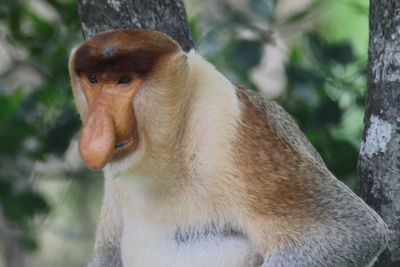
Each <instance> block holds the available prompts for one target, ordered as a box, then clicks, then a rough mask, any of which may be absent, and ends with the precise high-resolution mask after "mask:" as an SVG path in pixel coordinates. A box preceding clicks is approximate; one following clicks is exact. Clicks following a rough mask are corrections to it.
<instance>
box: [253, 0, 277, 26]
mask: <svg viewBox="0 0 400 267" xmlns="http://www.w3.org/2000/svg"><path fill="white" fill-rule="evenodd" d="M248 3H249V6H250V8H251V10H252V11H253V12H254V13H256V14H257V15H259V16H260V17H262V18H265V19H266V20H267V21H268V22H272V21H274V19H275V16H274V15H275V7H276V1H271V0H249V2H248Z"/></svg>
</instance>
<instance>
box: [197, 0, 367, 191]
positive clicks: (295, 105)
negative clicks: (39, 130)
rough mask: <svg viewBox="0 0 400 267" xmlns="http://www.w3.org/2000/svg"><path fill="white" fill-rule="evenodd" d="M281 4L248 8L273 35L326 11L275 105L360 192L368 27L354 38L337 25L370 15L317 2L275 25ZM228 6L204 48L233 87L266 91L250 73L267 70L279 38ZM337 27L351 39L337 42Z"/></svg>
mask: <svg viewBox="0 0 400 267" xmlns="http://www.w3.org/2000/svg"><path fill="white" fill-rule="evenodd" d="M276 2H277V1H272V0H271V1H269V0H249V1H248V6H249V9H250V11H251V12H253V13H254V14H256V15H257V16H259V17H260V18H261V19H263V20H264V21H265V22H266V25H269V26H270V27H271V28H274V27H277V28H278V27H281V28H291V27H296V26H297V24H298V23H301V22H302V21H304V20H305V19H307V17H308V16H309V14H311V13H312V12H316V11H318V10H324V16H321V17H320V19H319V20H317V21H316V26H315V27H311V29H310V30H307V31H305V34H303V35H302V36H301V37H300V38H298V39H296V40H295V41H294V42H292V43H291V45H290V47H289V55H288V58H287V61H286V64H285V73H286V79H287V86H286V90H285V91H284V92H283V93H282V94H281V95H280V96H279V97H278V98H277V99H276V100H277V101H278V102H279V103H280V104H281V105H282V106H283V107H284V108H285V109H286V110H287V111H288V112H289V113H290V114H291V115H292V116H293V117H294V118H295V119H296V121H297V122H298V123H299V125H300V128H301V129H302V130H303V132H304V133H305V134H306V136H307V137H308V138H309V140H310V141H311V142H312V143H313V145H314V146H315V147H316V148H317V150H318V151H319V152H320V154H321V156H322V158H323V159H324V161H325V162H326V164H327V166H328V168H329V169H330V170H331V171H332V172H333V173H334V174H335V175H336V176H337V177H339V178H340V179H343V180H344V181H345V182H346V183H347V184H348V185H349V186H351V187H353V188H354V185H355V177H356V164H357V159H358V151H359V140H360V134H361V126H362V116H363V104H364V99H363V95H364V91H365V90H364V88H365V81H366V77H365V75H366V72H365V68H366V53H364V54H360V53H359V52H360V51H361V49H360V47H359V41H358V40H357V37H361V38H363V37H364V34H365V31H366V27H367V24H366V23H364V24H363V26H364V27H365V29H364V30H363V29H361V30H360V24H359V23H356V24H355V25H354V27H355V28H356V29H357V30H358V31H357V32H354V28H353V25H352V22H351V21H349V20H342V21H340V22H339V21H337V18H342V17H343V16H342V14H341V12H343V11H346V14H347V16H348V18H351V19H354V20H355V21H357V22H358V21H362V20H363V19H366V18H367V14H365V13H360V12H359V10H360V5H361V4H360V3H359V2H360V1H358V0H351V1H347V2H346V1H342V0H339V1H337V2H335V3H331V4H327V3H323V1H318V0H316V1H313V2H311V4H310V5H309V6H308V8H307V9H301V10H299V11H296V12H294V13H293V14H291V15H289V16H288V17H287V18H285V19H281V21H279V22H276V20H277V19H276V16H275V14H276ZM324 5H325V6H324ZM221 6H222V9H223V10H224V12H225V13H224V16H223V18H221V20H220V21H217V22H216V21H212V22H209V23H212V24H213V25H212V26H210V29H211V30H209V31H207V32H206V34H204V36H203V38H202V43H201V44H200V48H201V50H202V51H203V52H205V54H206V56H207V57H208V58H209V59H210V60H211V61H212V62H213V63H214V64H215V65H216V66H217V67H218V68H219V69H221V70H222V72H224V73H225V74H227V75H228V76H229V78H230V79H232V80H234V81H236V82H239V83H241V84H244V85H246V86H248V87H250V88H252V89H254V90H259V88H258V87H257V85H256V84H255V83H254V81H253V80H252V78H251V71H252V70H253V69H254V68H255V67H257V66H258V64H259V62H260V59H261V57H262V56H263V47H264V46H265V45H266V44H269V45H272V46H274V45H275V44H274V35H273V34H272V32H273V31H268V30H266V29H263V28H260V27H259V26H257V25H255V24H254V22H253V21H252V19H251V17H249V16H248V14H247V13H245V12H241V11H240V10H237V9H235V8H232V7H230V6H227V5H226V4H224V3H222V4H221ZM335 12H336V13H335ZM326 17H329V18H330V20H329V21H328V20H327V19H326ZM360 17H361V19H360ZM330 24H336V25H340V26H341V27H346V32H347V33H348V34H347V35H343V34H341V37H338V36H335V34H336V33H337V32H339V31H340V30H339V29H335V30H333V29H331V27H329V25H330ZM344 24H345V25H344ZM204 28H206V29H207V27H204ZM326 28H328V29H330V34H329V33H328V32H327V31H326ZM243 29H246V30H247V31H250V32H252V33H253V35H250V36H252V37H250V38H246V39H243V38H241V37H239V36H240V32H241V31H243ZM268 35H271V36H268ZM363 45H365V46H366V42H364V44H363Z"/></svg>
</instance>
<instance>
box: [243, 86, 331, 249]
mask: <svg viewBox="0 0 400 267" xmlns="http://www.w3.org/2000/svg"><path fill="white" fill-rule="evenodd" d="M237 96H238V98H239V100H240V102H241V105H242V117H241V124H240V127H239V130H238V134H237V136H238V138H237V143H236V144H237V146H236V147H237V150H236V153H235V161H236V165H237V166H239V169H240V170H239V172H240V175H241V177H243V179H245V180H246V181H245V183H244V184H245V185H246V186H247V188H246V190H247V194H248V195H247V198H246V199H245V201H247V205H248V206H249V207H250V209H251V213H252V214H256V215H257V216H256V217H258V219H257V220H260V218H261V221H262V220H265V221H267V222H268V225H270V226H271V228H269V229H268V234H269V235H272V236H274V235H275V236H274V238H273V239H274V241H275V243H276V244H277V246H278V247H279V246H282V245H284V244H285V243H288V242H292V241H293V240H295V239H296V238H297V237H298V236H300V235H301V234H302V233H303V232H304V231H305V230H306V229H307V228H308V227H310V225H311V224H312V222H315V221H318V219H320V214H321V213H320V211H319V208H318V207H317V206H316V203H318V201H316V199H315V195H316V194H315V192H314V191H313V190H318V189H316V188H318V183H319V182H320V179H321V176H324V175H325V176H326V174H323V173H322V171H321V168H320V166H317V165H319V164H320V162H318V161H317V162H315V163H314V162H313V161H311V160H310V159H309V158H307V157H304V155H301V153H302V152H301V151H299V150H298V148H297V147H295V146H293V144H292V142H291V140H290V139H286V138H285V135H284V134H282V133H280V132H279V131H280V130H279V128H278V127H277V125H276V124H275V123H274V118H273V116H272V115H273V114H271V116H269V114H268V113H267V112H266V111H265V110H263V107H262V104H261V103H259V104H257V103H254V102H253V101H252V100H251V99H250V97H249V94H248V89H245V88H243V87H240V86H237ZM273 105H276V104H273ZM240 166H242V167H240ZM279 243H280V244H279Z"/></svg>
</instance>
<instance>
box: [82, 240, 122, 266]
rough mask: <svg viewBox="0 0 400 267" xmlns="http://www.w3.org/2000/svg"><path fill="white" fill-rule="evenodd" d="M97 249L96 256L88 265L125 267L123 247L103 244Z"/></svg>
mask: <svg viewBox="0 0 400 267" xmlns="http://www.w3.org/2000/svg"><path fill="white" fill-rule="evenodd" d="M102 245H103V247H101V248H98V249H96V257H95V258H94V259H93V260H92V262H91V263H89V265H88V266H87V267H123V266H124V265H123V263H122V258H121V248H120V247H119V246H113V245H112V244H102Z"/></svg>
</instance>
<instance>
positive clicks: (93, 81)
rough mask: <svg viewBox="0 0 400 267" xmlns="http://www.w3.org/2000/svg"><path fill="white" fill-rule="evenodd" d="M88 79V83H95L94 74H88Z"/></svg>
mask: <svg viewBox="0 0 400 267" xmlns="http://www.w3.org/2000/svg"><path fill="white" fill-rule="evenodd" d="M88 81H89V82H90V83H97V78H96V75H94V74H90V75H89V76H88Z"/></svg>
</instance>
